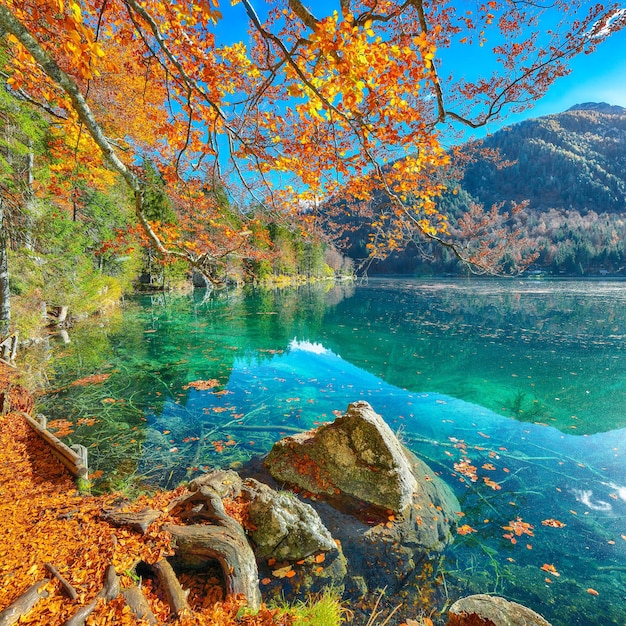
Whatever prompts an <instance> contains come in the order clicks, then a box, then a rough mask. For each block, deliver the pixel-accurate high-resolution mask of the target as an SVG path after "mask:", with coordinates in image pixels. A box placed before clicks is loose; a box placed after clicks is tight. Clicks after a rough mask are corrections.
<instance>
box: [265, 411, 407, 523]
mask: <svg viewBox="0 0 626 626" xmlns="http://www.w3.org/2000/svg"><path fill="white" fill-rule="evenodd" d="M266 465H267V467H268V470H269V472H270V474H271V475H272V476H273V477H274V479H276V480H277V481H278V482H281V481H282V482H286V483H289V484H292V485H297V486H298V487H300V488H301V489H304V490H305V491H308V492H310V493H314V494H323V495H327V496H331V497H333V496H336V495H339V493H343V494H346V495H348V496H351V497H354V498H357V499H358V500H361V501H363V502H367V503H371V504H373V505H375V506H378V507H380V508H381V509H389V510H391V511H394V512H400V511H402V510H404V509H405V508H406V507H408V506H409V505H410V504H411V503H412V496H413V493H414V492H415V491H416V489H417V481H416V479H415V477H414V476H413V474H412V472H411V468H410V467H409V464H408V461H407V458H406V456H405V454H404V450H403V449H402V446H401V444H400V442H399V441H398V439H397V438H396V436H395V435H394V434H393V432H392V431H391V428H389V426H388V425H387V424H386V423H385V422H384V421H383V419H382V417H381V416H380V415H378V414H377V413H375V412H374V410H373V409H372V407H371V406H370V405H369V404H368V403H367V402H354V403H352V404H350V405H349V406H348V410H347V411H346V413H345V414H344V415H343V416H342V417H339V418H337V419H336V420H335V421H334V422H332V423H331V424H325V425H324V426H320V427H319V428H318V429H316V430H313V431H310V432H307V433H302V434H298V435H294V436H292V437H286V438H284V439H281V440H280V441H278V442H277V443H276V444H274V447H273V448H272V450H271V451H270V453H269V455H268V457H267V459H266Z"/></svg>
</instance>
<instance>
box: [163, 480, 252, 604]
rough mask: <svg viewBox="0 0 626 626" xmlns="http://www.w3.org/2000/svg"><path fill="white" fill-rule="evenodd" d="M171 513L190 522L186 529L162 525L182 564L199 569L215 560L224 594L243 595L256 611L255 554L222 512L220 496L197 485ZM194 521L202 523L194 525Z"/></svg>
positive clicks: (210, 489)
mask: <svg viewBox="0 0 626 626" xmlns="http://www.w3.org/2000/svg"><path fill="white" fill-rule="evenodd" d="M172 513H173V514H174V515H178V516H179V517H181V518H182V519H185V520H189V521H190V522H192V524H191V525H189V526H178V525H174V524H168V525H167V526H165V530H167V531H168V532H170V533H171V534H172V538H173V539H174V541H175V544H176V549H177V555H178V556H179V557H180V558H181V559H182V562H183V565H188V566H198V565H203V564H205V563H207V562H208V561H211V560H217V561H218V562H219V563H220V565H221V568H222V571H223V574H224V581H225V583H226V593H227V594H229V595H239V594H243V595H244V596H245V598H246V600H247V601H248V604H249V605H250V606H251V607H252V608H253V609H254V610H256V609H258V608H259V605H260V603H261V593H260V591H259V574H258V570H257V564H256V560H255V558H254V553H253V551H252V548H251V547H250V544H249V543H248V539H247V537H246V533H245V531H244V529H243V528H242V526H241V524H239V522H237V521H236V520H234V519H233V518H232V517H230V516H229V515H228V514H227V513H226V511H225V510H224V505H223V504H222V500H221V498H220V496H219V494H218V493H217V492H216V491H215V490H214V489H213V488H211V487H210V486H209V485H200V486H198V489H197V491H195V492H194V493H192V494H191V495H189V496H188V497H186V498H185V499H183V500H181V501H179V502H178V503H177V504H176V506H175V507H174V509H173V510H172ZM194 520H197V521H204V522H205V523H202V524H193V521H194ZM206 521H209V522H211V524H206Z"/></svg>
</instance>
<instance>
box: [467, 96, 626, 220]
mask: <svg viewBox="0 0 626 626" xmlns="http://www.w3.org/2000/svg"><path fill="white" fill-rule="evenodd" d="M483 143H484V146H485V147H487V148H492V149H498V150H499V151H500V154H501V155H502V157H503V158H504V159H506V160H510V161H513V162H514V163H513V165H511V166H510V167H505V168H503V169H498V168H497V167H496V165H495V164H493V163H490V162H489V161H486V160H483V159H479V160H478V161H476V162H475V163H472V164H470V165H468V166H467V168H466V170H465V175H464V176H463V178H462V180H461V187H462V188H463V189H464V190H465V191H467V192H468V193H469V194H470V195H471V196H472V197H473V198H475V199H476V200H477V201H479V202H482V203H484V204H485V205H486V206H490V205H491V204H493V203H494V202H501V201H507V200H515V201H518V202H519V201H522V200H529V201H530V207H529V208H530V209H531V210H534V211H546V210H549V209H559V210H575V211H578V212H580V213H581V214H583V215H584V214H585V213H587V212H588V211H595V212H596V213H617V212H623V211H625V210H626V109H624V108H622V107H619V106H612V105H609V104H606V103H593V102H590V103H585V104H579V105H576V106H574V107H572V108H571V109H569V110H567V111H565V112H564V113H559V114H556V115H547V116H545V117H540V118H536V119H530V120H526V121H524V122H521V123H519V124H515V125H513V126H509V127H507V128H505V129H503V130H500V131H498V132H496V133H494V134H493V135H490V136H488V137H487V138H486V139H484V142H483Z"/></svg>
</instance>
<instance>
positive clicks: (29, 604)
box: [0, 578, 50, 626]
mask: <svg viewBox="0 0 626 626" xmlns="http://www.w3.org/2000/svg"><path fill="white" fill-rule="evenodd" d="M48 582H50V580H49V579H48V578H44V579H43V580H40V581H39V582H36V583H35V584H34V585H31V586H30V587H29V588H28V589H27V590H26V591H25V592H24V593H23V594H22V595H21V596H20V597H19V598H17V600H15V602H12V603H11V604H9V606H8V607H7V608H6V609H4V611H2V613H0V626H11V624H15V622H17V621H18V620H19V619H20V618H21V617H22V615H26V613H28V612H29V611H30V610H31V609H32V608H33V607H34V606H35V604H37V602H39V600H43V599H44V598H47V597H48V595H49V594H48V592H47V591H46V590H45V589H42V587H43V586H44V585H45V584H46V583H48Z"/></svg>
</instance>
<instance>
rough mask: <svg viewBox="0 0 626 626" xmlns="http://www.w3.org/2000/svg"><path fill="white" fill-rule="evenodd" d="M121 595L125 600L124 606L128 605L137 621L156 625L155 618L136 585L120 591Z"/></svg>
mask: <svg viewBox="0 0 626 626" xmlns="http://www.w3.org/2000/svg"><path fill="white" fill-rule="evenodd" d="M122 595H123V596H124V600H126V604H128V606H129V607H130V610H131V611H132V612H133V613H134V615H135V617H136V618H137V619H141V620H144V621H146V622H148V624H156V623H157V618H156V617H155V616H154V613H153V612H152V609H151V608H150V605H149V604H148V601H147V600H146V596H144V595H143V593H142V592H141V589H139V587H137V585H133V586H132V587H128V588H126V589H122Z"/></svg>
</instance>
